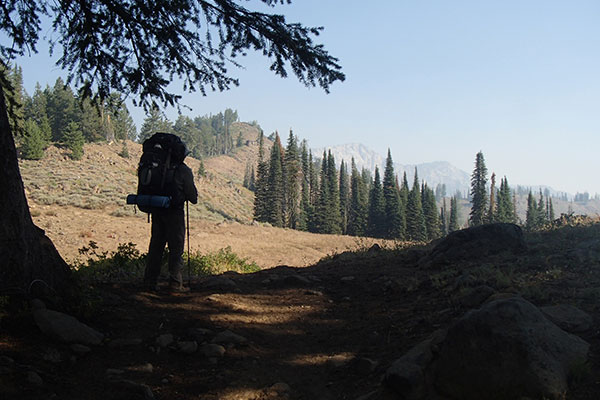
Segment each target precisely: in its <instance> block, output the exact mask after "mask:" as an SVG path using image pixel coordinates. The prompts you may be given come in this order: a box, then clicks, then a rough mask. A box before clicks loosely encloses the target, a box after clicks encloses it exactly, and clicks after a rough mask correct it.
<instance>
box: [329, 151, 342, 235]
mask: <svg viewBox="0 0 600 400" xmlns="http://www.w3.org/2000/svg"><path fill="white" fill-rule="evenodd" d="M327 179H328V180H329V182H328V184H327V187H328V189H329V196H328V197H329V198H328V200H329V204H328V207H327V217H328V218H327V220H328V221H327V233H342V215H341V213H340V189H339V180H338V175H337V169H336V167H335V158H334V157H333V155H332V154H331V150H329V151H328V152H327Z"/></svg>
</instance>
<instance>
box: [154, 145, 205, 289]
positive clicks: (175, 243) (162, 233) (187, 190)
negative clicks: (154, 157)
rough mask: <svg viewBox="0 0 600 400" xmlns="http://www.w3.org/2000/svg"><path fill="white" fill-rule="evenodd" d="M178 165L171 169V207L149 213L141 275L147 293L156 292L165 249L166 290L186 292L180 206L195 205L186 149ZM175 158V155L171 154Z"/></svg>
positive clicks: (183, 226) (183, 218)
mask: <svg viewBox="0 0 600 400" xmlns="http://www.w3.org/2000/svg"><path fill="white" fill-rule="evenodd" d="M182 151H183V154H180V155H178V156H179V157H180V163H178V164H177V165H176V167H174V171H173V177H172V181H171V182H168V184H169V185H172V186H171V193H172V198H171V205H170V207H169V208H165V209H160V210H157V211H154V212H152V213H151V218H152V236H151V238H150V246H149V249H148V257H147V260H146V270H145V272H144V284H145V286H146V289H147V290H150V291H157V290H158V285H157V283H158V276H159V275H160V265H161V261H162V257H163V253H164V250H165V244H167V245H168V246H169V290H170V291H171V292H185V291H188V290H189V289H188V288H185V287H184V286H183V277H182V275H181V271H182V269H183V249H184V242H185V212H184V209H183V206H184V203H185V202H186V201H190V202H192V203H193V204H196V203H197V202H198V190H197V189H196V185H195V184H194V174H193V172H192V170H191V169H190V167H188V166H187V165H186V164H185V163H184V162H183V160H184V159H185V157H186V156H187V149H186V148H185V146H184V147H183V150H182ZM174 156H175V154H174Z"/></svg>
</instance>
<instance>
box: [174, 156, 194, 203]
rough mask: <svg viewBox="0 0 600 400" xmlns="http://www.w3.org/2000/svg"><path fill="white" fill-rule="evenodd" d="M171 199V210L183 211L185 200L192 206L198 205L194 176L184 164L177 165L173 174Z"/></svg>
mask: <svg viewBox="0 0 600 400" xmlns="http://www.w3.org/2000/svg"><path fill="white" fill-rule="evenodd" d="M173 185H174V190H173V198H172V199H171V209H176V210H183V204H184V203H185V201H186V200H188V201H190V202H191V203H192V204H196V203H198V190H197V189H196V185H195V184H194V174H193V173H192V170H191V169H190V167H188V166H187V165H185V164H184V163H181V164H179V166H177V168H176V169H175V173H174V174H173Z"/></svg>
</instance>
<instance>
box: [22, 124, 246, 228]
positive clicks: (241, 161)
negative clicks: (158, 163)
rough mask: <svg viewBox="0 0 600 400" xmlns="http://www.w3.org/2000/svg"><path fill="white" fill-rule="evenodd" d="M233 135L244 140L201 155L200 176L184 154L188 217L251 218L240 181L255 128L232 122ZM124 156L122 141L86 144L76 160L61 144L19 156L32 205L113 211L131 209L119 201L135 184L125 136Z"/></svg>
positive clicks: (131, 147) (133, 146) (135, 152)
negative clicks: (192, 196)
mask: <svg viewBox="0 0 600 400" xmlns="http://www.w3.org/2000/svg"><path fill="white" fill-rule="evenodd" d="M232 131H233V135H234V137H237V136H238V133H239V132H241V133H242V137H243V139H244V143H246V141H248V145H245V144H244V145H243V146H242V147H238V148H237V149H236V150H235V151H234V153H233V154H231V155H227V156H220V157H214V158H209V159H206V160H204V166H205V170H206V177H204V178H203V177H200V176H199V174H198V170H199V167H200V161H199V160H196V159H194V158H191V157H188V158H187V159H186V164H187V165H188V166H189V167H190V168H191V169H192V170H193V171H194V174H195V178H196V186H197V187H198V191H199V201H198V204H197V205H191V207H190V215H191V217H192V218H201V219H207V220H211V221H224V220H233V221H238V222H242V223H249V222H251V221H252V207H253V195H252V193H250V192H249V191H248V190H247V189H245V188H244V187H243V186H242V179H243V176H244V171H245V167H246V164H247V163H248V162H252V163H255V162H256V159H257V157H258V145H257V144H256V138H257V136H258V129H257V128H255V127H253V126H251V125H248V124H245V123H235V124H234V125H233V127H232ZM126 146H127V149H128V152H129V158H124V157H122V156H120V155H119V154H120V153H121V151H122V144H121V143H115V144H111V145H108V144H86V145H85V150H84V151H85V154H84V156H83V159H82V160H81V161H74V160H71V159H70V158H69V156H68V152H67V151H66V150H63V149H60V148H57V147H54V146H52V147H50V148H49V149H47V150H46V155H45V157H44V158H43V159H42V160H39V161H27V160H21V161H20V167H21V173H22V176H23V182H24V184H25V189H26V193H27V196H28V198H29V201H30V203H31V204H30V205H31V206H32V208H33V209H35V207H36V206H41V205H59V206H73V207H77V208H83V209H94V210H104V211H106V212H107V213H109V214H112V215H116V216H125V215H134V209H133V207H131V206H126V205H125V198H126V196H127V194H129V193H135V191H136V187H137V176H136V170H137V163H138V161H139V158H140V155H141V152H142V146H141V145H140V144H138V143H134V142H131V141H127V142H126Z"/></svg>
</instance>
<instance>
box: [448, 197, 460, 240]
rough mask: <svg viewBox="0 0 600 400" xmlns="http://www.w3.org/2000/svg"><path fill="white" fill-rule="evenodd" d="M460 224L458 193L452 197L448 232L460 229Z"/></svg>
mask: <svg viewBox="0 0 600 400" xmlns="http://www.w3.org/2000/svg"><path fill="white" fill-rule="evenodd" d="M459 229H460V227H459V225H458V197H457V196H456V195H454V196H452V197H451V198H450V220H449V222H448V232H454V231H457V230H459Z"/></svg>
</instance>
